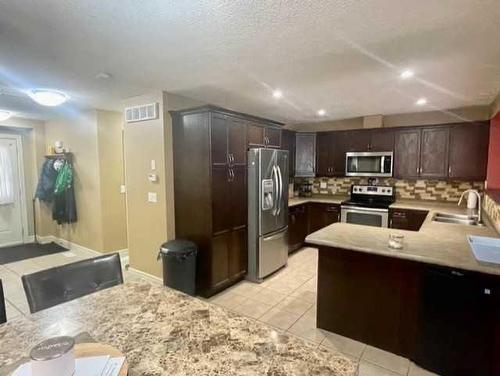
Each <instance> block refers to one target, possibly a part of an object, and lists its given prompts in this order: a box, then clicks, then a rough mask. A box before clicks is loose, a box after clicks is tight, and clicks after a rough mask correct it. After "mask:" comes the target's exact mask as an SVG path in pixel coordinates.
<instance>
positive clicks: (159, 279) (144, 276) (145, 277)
mask: <svg viewBox="0 0 500 376" xmlns="http://www.w3.org/2000/svg"><path fill="white" fill-rule="evenodd" d="M128 270H129V271H130V272H133V273H137V274H139V275H140V276H141V277H143V278H144V279H145V280H148V279H150V280H152V281H154V282H157V283H158V282H160V283H163V279H162V278H158V277H157V276H155V275H152V274H149V273H145V272H143V271H141V270H138V269H134V268H131V267H129V268H128Z"/></svg>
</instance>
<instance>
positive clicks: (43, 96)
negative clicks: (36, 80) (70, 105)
mask: <svg viewBox="0 0 500 376" xmlns="http://www.w3.org/2000/svg"><path fill="white" fill-rule="evenodd" d="M28 95H29V96H30V97H31V99H33V100H34V101H35V102H36V103H38V104H41V105H42V106H49V107H55V106H59V105H61V104H63V103H64V102H66V101H67V100H68V99H69V97H68V96H67V95H66V94H64V93H61V92H60V91H57V90H48V89H35V90H31V91H30V92H29V93H28Z"/></svg>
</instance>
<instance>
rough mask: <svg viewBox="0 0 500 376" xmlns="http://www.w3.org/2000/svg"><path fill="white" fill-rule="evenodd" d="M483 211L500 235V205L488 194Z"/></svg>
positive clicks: (485, 197) (485, 196)
mask: <svg viewBox="0 0 500 376" xmlns="http://www.w3.org/2000/svg"><path fill="white" fill-rule="evenodd" d="M483 209H484V211H485V212H486V214H487V216H488V218H489V219H490V221H491V223H492V224H493V226H495V228H496V230H497V231H498V232H499V233H500V204H499V203H497V202H495V200H494V199H493V198H491V197H490V196H489V195H488V194H485V195H484V204H483Z"/></svg>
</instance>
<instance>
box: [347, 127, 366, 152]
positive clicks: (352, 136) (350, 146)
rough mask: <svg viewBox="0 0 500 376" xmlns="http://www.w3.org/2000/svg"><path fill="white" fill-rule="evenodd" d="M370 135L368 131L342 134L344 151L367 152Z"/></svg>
mask: <svg viewBox="0 0 500 376" xmlns="http://www.w3.org/2000/svg"><path fill="white" fill-rule="evenodd" d="M370 136H371V133H370V131H368V130H356V131H346V132H345V134H344V142H345V146H344V150H345V151H346V152H350V151H369V150H370V139H371V137H370Z"/></svg>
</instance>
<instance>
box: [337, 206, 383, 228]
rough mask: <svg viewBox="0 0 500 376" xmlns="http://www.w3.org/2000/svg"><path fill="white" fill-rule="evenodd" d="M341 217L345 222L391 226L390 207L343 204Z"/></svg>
mask: <svg viewBox="0 0 500 376" xmlns="http://www.w3.org/2000/svg"><path fill="white" fill-rule="evenodd" d="M340 218H341V221H342V222H344V223H353V224H357V225H365V226H373V227H389V209H376V208H362V207H353V206H342V207H341V210H340Z"/></svg>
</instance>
